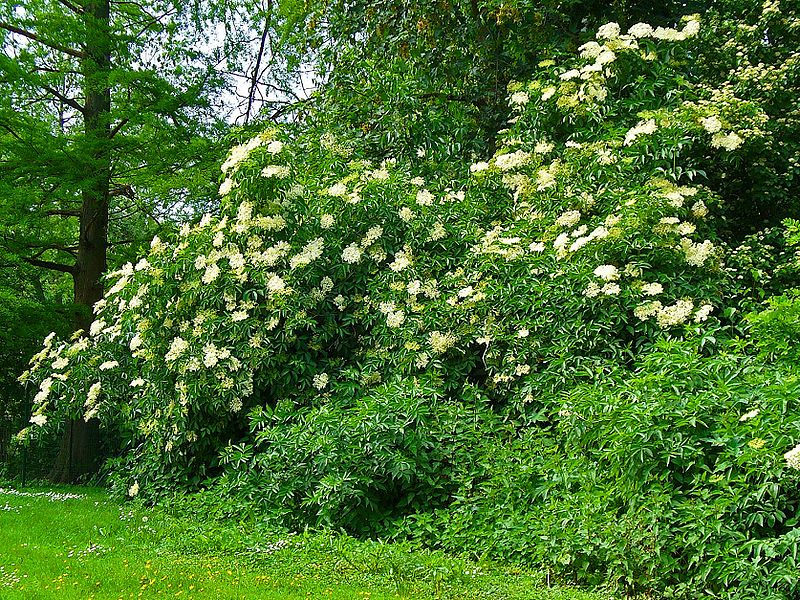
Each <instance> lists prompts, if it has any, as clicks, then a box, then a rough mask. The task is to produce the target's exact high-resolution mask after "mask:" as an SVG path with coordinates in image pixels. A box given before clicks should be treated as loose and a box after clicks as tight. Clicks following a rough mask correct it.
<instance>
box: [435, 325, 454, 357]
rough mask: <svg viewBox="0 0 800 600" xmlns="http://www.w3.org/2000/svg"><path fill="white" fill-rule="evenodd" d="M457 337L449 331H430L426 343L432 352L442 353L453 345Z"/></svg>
mask: <svg viewBox="0 0 800 600" xmlns="http://www.w3.org/2000/svg"><path fill="white" fill-rule="evenodd" d="M457 341H458V339H457V338H456V336H455V335H453V334H452V333H450V332H444V333H442V332H441V331H432V332H431V333H430V335H429V336H428V344H430V347H431V350H432V351H433V353H434V354H444V353H445V352H447V351H448V350H449V349H450V348H452V347H453V346H455V344H456V342H457Z"/></svg>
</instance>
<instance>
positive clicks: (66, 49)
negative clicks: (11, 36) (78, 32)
mask: <svg viewBox="0 0 800 600" xmlns="http://www.w3.org/2000/svg"><path fill="white" fill-rule="evenodd" d="M0 29H5V30H6V31H10V32H11V33H16V34H17V35H21V36H23V37H26V38H28V39H30V40H33V41H34V42H38V43H40V44H42V45H44V46H47V47H48V48H52V49H53V50H57V51H58V52H63V53H64V54H68V55H69V56H74V57H75V58H86V54H85V53H83V52H81V51H80V50H75V49H74V48H69V47H67V46H62V45H61V44H57V43H56V42H51V41H50V40H44V39H42V37H41V36H39V35H37V34H35V33H33V32H32V31H28V30H26V29H21V28H19V27H16V26H14V25H12V24H11V23H6V22H5V21H0Z"/></svg>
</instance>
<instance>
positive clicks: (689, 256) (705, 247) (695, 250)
mask: <svg viewBox="0 0 800 600" xmlns="http://www.w3.org/2000/svg"><path fill="white" fill-rule="evenodd" d="M678 249H679V250H681V251H682V252H683V254H684V258H685V259H686V263H687V264H689V265H692V266H693V267H702V266H703V265H704V264H705V263H706V261H707V260H708V259H709V258H710V257H711V256H713V254H714V244H713V243H711V242H710V241H709V240H705V241H704V242H702V243H699V244H698V243H696V242H693V241H692V240H690V239H689V238H681V243H680V245H679V246H678Z"/></svg>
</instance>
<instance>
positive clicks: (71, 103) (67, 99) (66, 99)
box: [42, 84, 84, 113]
mask: <svg viewBox="0 0 800 600" xmlns="http://www.w3.org/2000/svg"><path fill="white" fill-rule="evenodd" d="M42 89H43V90H45V91H46V92H49V93H51V94H52V95H53V96H55V97H56V98H58V99H59V100H61V101H62V102H63V103H64V104H66V105H67V106H71V107H72V108H74V109H75V110H77V111H78V112H79V113H83V111H84V108H83V106H81V105H80V104H78V103H77V102H76V101H75V100H74V99H72V98H70V97H68V96H65V95H64V94H62V93H61V92H59V91H58V90H57V89H55V88H51V87H50V86H49V85H44V84H42Z"/></svg>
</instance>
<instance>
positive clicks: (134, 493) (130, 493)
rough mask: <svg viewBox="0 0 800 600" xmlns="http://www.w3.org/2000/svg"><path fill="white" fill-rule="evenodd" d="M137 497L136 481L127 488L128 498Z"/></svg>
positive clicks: (137, 486)
mask: <svg viewBox="0 0 800 600" xmlns="http://www.w3.org/2000/svg"><path fill="white" fill-rule="evenodd" d="M138 495H139V482H138V481H136V482H134V484H133V485H132V486H131V487H130V488H128V496H130V497H131V498H136V496H138Z"/></svg>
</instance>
